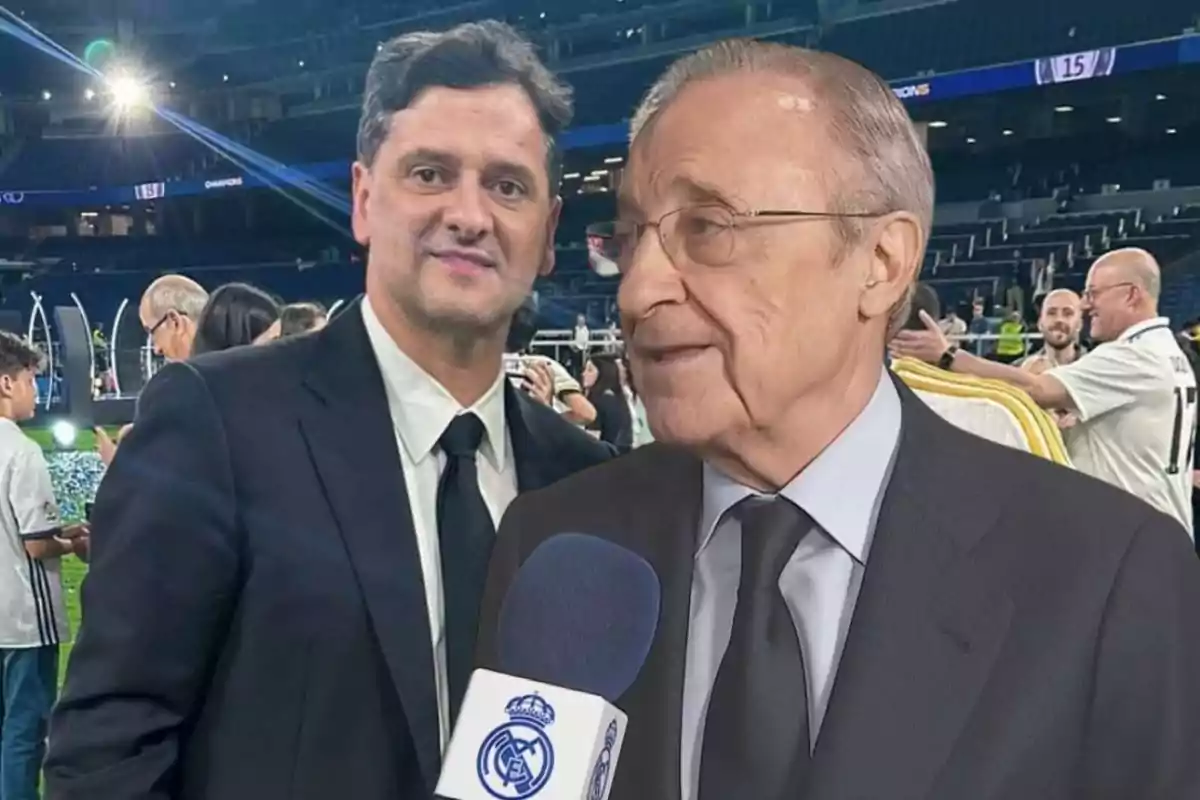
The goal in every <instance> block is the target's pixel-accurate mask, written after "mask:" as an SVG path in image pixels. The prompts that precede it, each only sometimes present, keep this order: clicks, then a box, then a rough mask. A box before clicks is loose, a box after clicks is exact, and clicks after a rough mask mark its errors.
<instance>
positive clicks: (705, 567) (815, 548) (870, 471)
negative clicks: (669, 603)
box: [680, 371, 900, 800]
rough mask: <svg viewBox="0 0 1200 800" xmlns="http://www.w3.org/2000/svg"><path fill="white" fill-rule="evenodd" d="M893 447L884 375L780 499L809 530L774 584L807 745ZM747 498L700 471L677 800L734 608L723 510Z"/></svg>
mask: <svg viewBox="0 0 1200 800" xmlns="http://www.w3.org/2000/svg"><path fill="white" fill-rule="evenodd" d="M899 441H900V397H899V395H898V394H897V392H896V387H895V386H894V385H893V384H892V381H891V378H890V377H889V376H888V374H887V372H886V371H885V372H884V373H883V374H882V375H881V376H880V380H879V385H878V386H877V387H876V389H875V394H874V395H872V397H871V400H870V401H869V402H868V403H867V406H866V408H864V409H863V411H862V413H860V414H859V415H858V417H856V418H855V420H854V421H853V422H851V423H850V425H849V426H848V427H847V428H846V429H845V430H844V431H842V434H841V435H840V436H839V437H838V438H837V439H835V440H834V441H833V442H832V443H831V444H830V445H829V446H828V447H826V448H825V450H824V451H822V452H821V454H820V455H818V456H817V458H816V459H815V460H814V461H813V462H812V463H810V464H809V465H808V466H807V467H805V469H804V471H803V472H801V473H800V474H799V475H797V476H796V477H795V478H794V479H793V480H792V482H791V483H789V484H788V485H787V486H785V487H784V489H783V491H782V492H780V495H781V496H782V497H785V498H787V499H788V500H790V501H792V502H793V503H795V504H796V505H797V506H799V507H800V508H802V509H804V511H806V512H807V513H808V515H809V516H810V517H812V519H813V521H814V522H815V523H816V526H815V527H814V529H813V531H812V532H811V533H810V534H809V535H807V536H805V537H804V539H803V540H802V541H801V542H800V545H799V546H798V547H797V548H796V552H795V554H794V555H793V556H792V558H791V560H789V561H788V563H787V566H786V567H784V570H783V574H782V575H781V576H780V578H779V588H780V591H782V592H783V596H784V599H785V600H786V602H787V605H788V608H789V609H790V610H791V614H792V620H793V622H794V623H795V625H796V632H797V635H798V638H799V640H800V645H801V649H802V650H803V652H804V665H805V672H806V674H807V678H808V686H807V687H806V688H807V695H808V719H809V727H810V731H811V736H810V740H811V741H812V743H813V745H814V746H815V745H816V741H817V736H818V734H819V732H820V728H821V722H822V720H823V719H824V717H825V710H826V707H827V706H828V704H829V696H830V692H831V690H832V689H833V680H834V676H835V675H836V673H837V665H838V661H839V659H840V658H841V654H842V648H843V646H844V645H845V642H846V633H847V632H848V631H849V629H850V619H851V617H852V616H853V614H854V605H855V602H856V601H857V599H858V591H859V587H860V586H861V585H862V578H863V572H864V571H865V569H866V563H867V556H868V554H869V553H870V550H871V538H872V536H873V535H874V532H875V523H876V520H877V519H878V517H879V507H880V504H881V503H882V500H883V494H884V489H885V488H886V486H887V483H888V479H889V477H890V475H891V470H892V464H893V462H894V459H895V455H896V449H897V445H898V444H899ZM756 494H759V493H758V492H756V491H754V490H753V489H750V488H748V487H746V486H743V485H741V484H739V483H737V482H735V481H734V480H732V479H731V478H729V477H727V476H726V475H724V474H722V473H721V472H719V471H717V470H716V469H715V468H713V467H711V466H709V465H708V464H705V465H704V508H703V513H702V514H701V518H700V530H699V531H698V538H697V541H698V547H697V548H696V560H695V566H694V567H693V579H692V596H691V611H690V625H689V628H688V643H687V664H686V669H685V675H684V684H683V742H682V749H681V759H680V772H681V775H680V780H681V787H682V794H681V797H682V798H683V800H695V798H696V797H697V795H698V786H697V784H698V782H699V775H700V754H701V752H702V751H703V742H704V721H705V718H706V716H707V714H708V703H709V699H710V697H711V695H712V688H713V683H714V682H715V681H716V677H717V670H718V669H719V667H720V665H721V659H722V657H723V656H724V655H725V650H726V648H727V647H728V646H729V638H730V634H731V632H732V629H733V614H734V611H735V609H736V607H737V589H738V583H739V580H740V575H741V560H742V550H741V547H742V545H741V535H742V531H741V526H740V524H739V523H738V521H737V520H736V519H735V518H734V517H733V516H732V515H729V516H726V512H727V511H729V510H730V509H731V508H733V506H735V505H736V504H737V503H739V502H740V501H742V500H743V499H745V498H747V497H751V496H754V495H756Z"/></svg>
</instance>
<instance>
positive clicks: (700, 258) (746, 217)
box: [587, 205, 890, 272]
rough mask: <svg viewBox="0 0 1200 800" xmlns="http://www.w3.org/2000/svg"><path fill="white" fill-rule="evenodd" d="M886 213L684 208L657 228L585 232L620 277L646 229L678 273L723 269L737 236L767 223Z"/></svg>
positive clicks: (608, 226)
mask: <svg viewBox="0 0 1200 800" xmlns="http://www.w3.org/2000/svg"><path fill="white" fill-rule="evenodd" d="M887 213H890V212H886V211H877V212H869V213H867V212H864V213H836V212H832V211H781V210H770V209H760V210H756V211H733V210H732V209H729V208H727V207H725V206H721V205H700V206H686V207H684V208H677V209H675V210H674V211H668V212H667V213H666V214H663V215H662V216H661V217H659V218H658V220H657V221H655V222H633V221H631V220H616V221H615V222H599V223H593V224H592V225H589V226H588V227H587V237H588V249H589V250H590V251H592V252H594V253H597V254H598V255H600V256H603V257H604V258H607V259H609V260H611V261H613V262H614V263H616V265H617V267H618V268H619V269H620V270H621V271H622V272H624V271H625V269H626V268H627V267H628V265H629V262H630V259H631V258H632V257H633V253H634V251H635V250H636V249H637V246H638V243H639V242H641V240H642V236H643V235H645V233H646V229H647V228H654V229H655V230H657V231H658V241H659V243H660V244H662V248H663V252H665V253H666V254H667V257H668V258H669V259H671V263H673V264H674V265H675V266H676V267H680V266H682V265H684V264H686V263H695V264H701V265H703V266H708V267H723V266H726V265H727V264H729V263H730V262H731V261H733V257H734V251H735V249H736V246H737V236H736V235H735V234H736V232H737V231H738V230H740V229H742V228H746V227H749V226H750V225H753V224H755V222H757V223H758V224H764V223H769V222H771V221H778V222H796V221H801V220H813V219H877V218H879V217H882V216H884V215H885V214H887Z"/></svg>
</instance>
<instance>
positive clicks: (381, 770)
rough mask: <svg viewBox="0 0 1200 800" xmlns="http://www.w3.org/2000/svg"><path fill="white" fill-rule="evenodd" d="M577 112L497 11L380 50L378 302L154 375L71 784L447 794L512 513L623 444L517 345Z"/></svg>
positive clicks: (54, 755) (102, 558)
mask: <svg viewBox="0 0 1200 800" xmlns="http://www.w3.org/2000/svg"><path fill="white" fill-rule="evenodd" d="M450 87H454V88H450ZM569 113H570V99H569V94H568V92H567V91H566V89H565V88H564V87H563V86H562V85H561V84H559V83H558V82H557V81H555V79H554V78H553V77H552V76H551V75H550V74H549V73H548V72H547V71H546V69H545V68H544V67H543V66H542V65H541V64H540V63H539V62H538V61H537V59H536V57H535V56H534V54H533V51H532V48H531V47H530V46H529V44H528V43H527V42H525V41H523V40H522V39H520V38H519V37H518V36H517V35H516V34H515V33H514V32H513V31H512V30H511V29H510V28H508V27H506V26H503V25H500V24H498V23H482V24H472V25H465V26H462V27H460V28H457V29H454V30H451V31H449V32H447V33H441V34H431V33H420V34H408V35H404V36H401V37H399V38H398V39H396V40H394V41H392V42H390V43H388V44H386V45H385V46H384V47H383V48H382V49H381V51H380V52H379V54H378V55H377V57H376V59H375V63H374V64H373V65H372V67H371V70H370V72H369V74H368V77H367V87H366V92H365V100H364V111H363V117H362V123H361V126H360V133H359V142H358V146H359V150H358V152H359V159H358V162H357V163H356V164H355V166H354V218H353V224H354V231H355V235H356V237H357V238H358V240H359V241H360V242H361V243H362V244H364V245H368V244H369V245H370V257H369V260H368V264H367V275H366V297H365V299H364V300H363V301H362V302H361V303H359V304H357V305H356V306H355V307H353V308H351V309H350V310H349V311H347V312H346V313H343V314H341V315H339V316H338V317H337V319H335V320H334V321H333V322H332V323H331V324H330V325H329V326H328V327H327V328H326V329H324V330H323V331H321V332H318V333H314V334H311V335H307V336H301V337H295V338H293V339H288V340H285V341H282V342H280V343H278V344H275V345H269V346H266V347H256V348H247V349H240V350H233V351H229V352H227V353H219V354H213V355H211V356H206V357H201V358H197V359H194V360H193V361H191V362H188V363H183V364H176V365H171V366H168V367H167V368H166V369H165V370H163V372H162V373H160V374H159V375H158V376H157V377H156V378H155V380H154V381H153V382H152V383H151V384H150V385H149V387H148V388H147V389H146V395H147V396H146V397H145V398H143V402H142V403H141V408H142V413H141V415H140V416H139V418H138V421H137V426H136V427H135V428H134V430H133V432H132V433H131V434H130V436H129V439H128V441H126V442H125V444H123V445H122V446H121V449H120V451H119V454H118V456H117V458H116V459H115V461H114V463H113V466H112V468H111V471H110V472H109V473H108V475H107V476H106V477H105V480H104V482H103V485H102V487H101V491H100V495H99V497H98V498H97V502H96V507H95V510H94V524H95V529H96V541H95V546H94V559H93V565H92V571H91V574H90V575H89V576H88V579H87V582H86V588H85V589H84V593H83V604H84V615H85V622H84V625H83V629H82V632H81V634H80V637H79V642H78V645H77V647H76V648H75V651H74V657H73V658H72V661H71V665H70V670H69V673H68V677H67V682H66V688H65V691H64V695H63V700H62V702H61V704H60V706H59V708H58V710H57V712H56V715H55V717H54V721H53V725H52V731H51V737H50V742H51V745H50V749H51V752H50V757H49V761H48V765H47V789H48V795H49V797H52V798H56V800H73V799H75V798H78V800H99V799H100V798H104V800H135V798H136V800H166V798H178V799H179V800H329V798H338V797H344V798H353V800H410V799H413V798H422V799H423V798H427V797H429V796H430V795H431V794H432V790H433V787H434V785H435V783H436V780H437V777H438V772H439V768H440V760H441V754H442V748H443V747H444V745H445V741H446V738H447V734H448V731H449V730H450V727H451V725H452V724H453V718H454V714H455V712H456V711H457V709H458V705H459V703H460V702H461V699H462V692H463V689H464V684H465V680H466V676H467V675H468V674H469V670H470V666H471V664H470V662H471V660H472V657H473V649H474V643H475V635H476V630H477V623H478V619H477V615H478V609H479V599H480V595H481V594H482V590H483V583H484V579H485V577H486V571H487V559H488V555H489V553H490V549H491V544H492V541H493V539H494V536H495V528H494V525H495V521H496V520H498V519H499V516H500V514H501V513H502V511H503V509H504V507H505V506H506V505H507V504H508V503H509V502H510V501H511V499H512V498H513V497H514V496H515V495H516V493H517V491H518V490H521V491H525V490H529V489H536V488H539V487H543V486H546V485H547V484H549V483H552V482H553V481H555V480H558V479H560V478H562V477H564V476H565V475H567V474H569V473H572V472H575V471H577V470H579V469H583V468H584V467H587V466H590V465H592V464H595V463H597V462H599V461H602V460H604V459H605V458H606V457H607V456H608V455H609V451H608V450H607V449H605V448H604V447H603V446H602V445H600V444H599V443H597V442H595V441H593V440H591V439H590V438H589V437H588V436H587V434H585V433H583V432H582V431H580V430H579V429H577V428H575V427H574V426H572V425H570V424H569V423H567V422H565V421H563V420H561V419H560V418H559V417H558V415H557V414H555V413H554V411H553V410H551V409H550V408H547V407H545V406H544V405H542V404H540V403H536V402H534V401H533V400H531V399H529V398H527V397H524V396H523V395H521V394H520V393H518V392H516V391H515V390H514V389H513V388H512V386H511V385H510V384H509V382H508V381H507V380H506V379H505V378H504V376H503V374H502V370H501V359H502V355H503V351H504V344H505V338H506V333H507V328H508V324H509V321H510V319H511V317H512V315H513V313H514V312H515V310H516V309H517V308H518V307H519V306H520V304H521V303H522V301H523V300H524V298H525V297H526V296H527V294H528V293H529V291H530V289H531V286H532V284H533V282H534V279H535V277H536V276H537V275H539V274H546V273H547V272H548V271H549V270H550V268H551V266H552V264H553V246H554V244H553V240H554V228H555V223H556V220H557V217H558V208H559V200H558V198H557V178H556V176H557V156H556V151H555V147H554V136H555V135H556V134H557V133H558V132H559V131H560V130H561V128H562V126H563V125H564V124H565V123H566V121H567V118H568V117H569Z"/></svg>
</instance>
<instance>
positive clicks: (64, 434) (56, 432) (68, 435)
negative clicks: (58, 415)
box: [50, 419, 78, 447]
mask: <svg viewBox="0 0 1200 800" xmlns="http://www.w3.org/2000/svg"><path fill="white" fill-rule="evenodd" d="M77 433H78V431H77V430H75V426H74V425H72V424H71V423H69V422H67V421H66V420H65V419H60V420H59V421H58V422H55V423H54V424H53V425H51V426H50V434H51V435H52V436H53V437H54V441H56V442H58V446H59V447H70V446H71V445H73V444H75V435H76V434H77Z"/></svg>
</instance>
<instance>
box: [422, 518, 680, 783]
mask: <svg viewBox="0 0 1200 800" xmlns="http://www.w3.org/2000/svg"><path fill="white" fill-rule="evenodd" d="M661 594H662V592H661V590H660V588H659V583H658V576H657V575H656V574H655V573H654V569H653V568H652V567H651V566H650V565H649V564H648V563H646V561H645V559H643V558H642V557H641V556H639V555H637V554H635V553H633V552H631V551H629V550H626V549H625V548H623V547H620V546H619V545H616V544H613V543H612V542H608V541H606V540H604V539H599V538H597V537H595V536H586V535H583V534H578V533H562V534H558V535H557V536H554V537H551V538H550V539H547V540H546V541H545V542H543V543H542V544H541V545H539V546H538V547H537V549H535V550H534V551H533V553H532V554H530V556H529V559H528V560H527V561H526V562H525V563H524V565H522V567H521V569H520V570H519V571H518V572H517V575H516V577H515V578H514V579H513V583H512V585H511V586H510V587H509V589H508V593H507V594H506V595H505V597H504V602H503V604H502V605H501V607H500V614H499V617H498V619H497V630H496V641H497V657H498V661H499V665H500V668H501V669H502V670H503V672H493V671H491V670H485V669H478V670H475V673H474V674H473V675H472V676H471V682H470V684H469V685H468V687H467V693H466V696H465V697H464V698H463V704H462V711H461V712H460V714H459V717H458V723H457V724H456V725H455V727H454V735H453V736H452V737H451V740H450V746H449V748H448V749H447V751H446V758H445V763H444V764H443V767H442V774H441V777H440V779H439V780H438V785H437V790H436V794H437V795H438V796H439V797H444V798H451V799H452V800H529V799H530V798H537V800H607V798H608V792H609V789H610V788H611V785H612V776H613V774H614V772H615V770H616V767H617V759H618V757H619V756H620V754H621V744H622V742H623V741H624V739H625V728H626V722H627V717H626V715H625V714H624V713H623V712H622V711H621V710H620V709H618V708H617V707H616V706H614V705H613V703H614V702H615V701H616V699H617V698H618V697H620V696H621V695H623V694H624V693H625V691H626V690H627V689H628V688H629V687H630V686H631V685H632V684H633V682H634V680H635V679H636V678H637V675H638V673H639V672H640V671H641V669H642V664H643V663H645V661H646V656H647V655H649V653H650V646H651V644H653V642H654V634H655V632H656V630H657V629H658V614H659V606H660V604H661V599H662V598H661Z"/></svg>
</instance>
